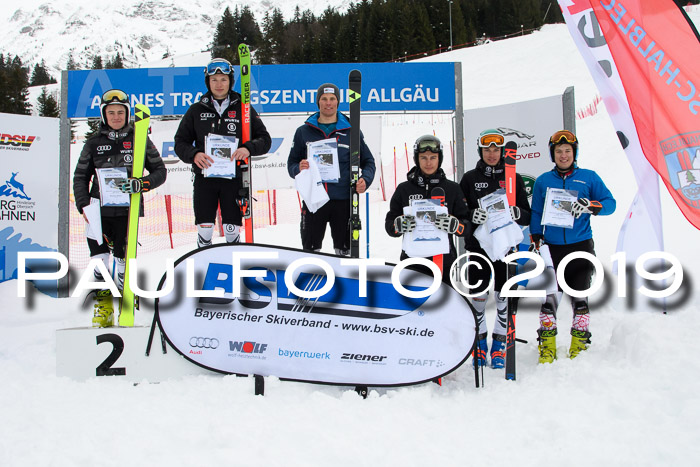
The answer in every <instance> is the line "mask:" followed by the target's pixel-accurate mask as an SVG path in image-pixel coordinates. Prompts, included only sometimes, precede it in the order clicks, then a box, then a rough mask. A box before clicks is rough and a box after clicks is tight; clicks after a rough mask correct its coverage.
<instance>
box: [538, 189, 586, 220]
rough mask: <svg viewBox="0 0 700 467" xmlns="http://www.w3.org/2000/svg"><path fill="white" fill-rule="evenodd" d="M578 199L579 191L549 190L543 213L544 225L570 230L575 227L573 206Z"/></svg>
mask: <svg viewBox="0 0 700 467" xmlns="http://www.w3.org/2000/svg"><path fill="white" fill-rule="evenodd" d="M577 199H578V191H576V190H564V189H563V188H547V196H546V197H545V200H544V212H543V213H542V225H552V226H555V227H564V228H565V229H570V228H572V227H573V226H574V215H573V213H572V212H571V206H572V205H573V204H574V202H575V201H576V200H577Z"/></svg>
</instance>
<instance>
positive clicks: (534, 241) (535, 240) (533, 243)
mask: <svg viewBox="0 0 700 467" xmlns="http://www.w3.org/2000/svg"><path fill="white" fill-rule="evenodd" d="M542 245H544V236H542V235H541V234H532V235H530V247H529V248H528V251H529V252H530V253H537V254H538V255H539V254H540V247H541V246H542Z"/></svg>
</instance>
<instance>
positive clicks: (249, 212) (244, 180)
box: [238, 44, 253, 243]
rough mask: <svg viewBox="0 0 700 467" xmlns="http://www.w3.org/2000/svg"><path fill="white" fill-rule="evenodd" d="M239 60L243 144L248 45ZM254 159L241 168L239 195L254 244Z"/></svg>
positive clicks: (247, 98)
mask: <svg viewBox="0 0 700 467" xmlns="http://www.w3.org/2000/svg"><path fill="white" fill-rule="evenodd" d="M238 60H239V62H240V65H241V66H240V70H241V73H240V74H241V111H242V113H243V115H242V116H241V121H242V122H243V127H242V128H241V144H243V143H246V142H248V141H250V50H249V49H248V46H247V45H246V44H240V45H239V46H238ZM252 165H253V157H252V156H250V157H248V158H246V159H245V160H244V161H243V162H242V163H241V164H240V166H239V168H240V170H241V188H240V191H239V193H238V199H239V201H238V202H239V206H240V208H241V215H242V216H243V231H244V232H245V241H246V243H253V203H252V198H251V195H252V190H253V181H252V177H251V172H252V170H251V169H252Z"/></svg>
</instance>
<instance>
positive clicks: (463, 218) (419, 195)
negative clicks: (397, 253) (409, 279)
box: [384, 135, 471, 284]
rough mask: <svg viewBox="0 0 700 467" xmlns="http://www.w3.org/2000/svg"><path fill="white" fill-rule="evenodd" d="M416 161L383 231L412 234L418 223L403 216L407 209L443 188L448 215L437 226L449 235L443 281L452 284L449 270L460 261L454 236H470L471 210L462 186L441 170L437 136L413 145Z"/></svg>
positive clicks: (396, 194) (394, 234) (393, 201)
mask: <svg viewBox="0 0 700 467" xmlns="http://www.w3.org/2000/svg"><path fill="white" fill-rule="evenodd" d="M413 159H414V162H415V164H416V166H415V167H413V168H412V169H411V170H410V171H409V172H408V176H407V180H406V181H405V182H402V183H400V184H399V186H398V187H396V191H395V192H394V194H393V196H392V197H391V201H390V202H389V212H387V214H386V218H385V221H384V228H385V229H386V232H387V233H388V234H389V235H390V236H392V237H400V236H402V235H403V234H405V233H408V232H411V231H413V230H414V229H415V227H416V220H415V218H414V217H413V216H407V215H404V213H403V208H404V206H409V205H410V203H411V201H412V200H418V199H429V198H430V197H431V192H432V189H433V188H435V187H441V188H442V189H444V190H445V206H446V207H447V212H448V214H446V215H442V216H438V218H437V219H436V221H435V226H436V227H437V228H439V229H441V230H444V231H445V232H447V233H448V234H450V252H449V253H447V254H444V255H443V274H442V278H443V279H442V280H443V282H446V283H447V284H450V279H449V272H450V267H451V266H452V263H453V262H454V261H455V259H456V258H457V250H456V249H455V246H454V242H453V238H452V236H453V235H457V236H459V237H466V236H468V235H469V233H470V227H471V226H470V224H469V221H468V214H469V210H468V208H467V205H466V204H465V202H464V195H463V194H462V190H461V189H460V187H459V185H458V184H457V183H455V182H453V181H451V180H448V179H447V178H446V177H445V172H444V171H443V170H442V169H441V168H440V165H441V164H442V159H443V151H442V144H441V143H440V140H439V139H438V138H437V137H435V136H432V135H426V136H421V137H420V138H418V140H417V141H416V143H415V144H414V146H413ZM407 257H408V255H407V254H406V252H405V251H401V259H402V260H404V259H406V258H407ZM431 259H432V258H431Z"/></svg>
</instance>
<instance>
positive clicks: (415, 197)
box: [408, 195, 423, 199]
mask: <svg viewBox="0 0 700 467" xmlns="http://www.w3.org/2000/svg"><path fill="white" fill-rule="evenodd" d="M408 199H423V195H408Z"/></svg>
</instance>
